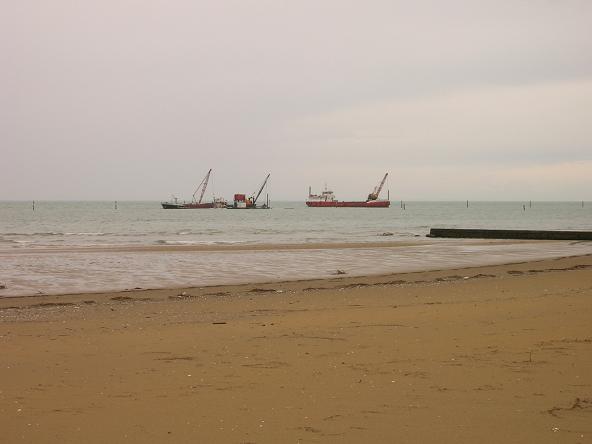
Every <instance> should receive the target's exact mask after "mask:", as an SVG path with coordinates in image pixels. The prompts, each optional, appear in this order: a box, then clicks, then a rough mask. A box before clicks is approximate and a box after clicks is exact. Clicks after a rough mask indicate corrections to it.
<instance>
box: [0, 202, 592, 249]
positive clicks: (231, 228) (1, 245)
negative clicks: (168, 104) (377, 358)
mask: <svg viewBox="0 0 592 444" xmlns="http://www.w3.org/2000/svg"><path fill="white" fill-rule="evenodd" d="M272 205H273V208H272V209H271V210H267V211H263V210H262V211H236V210H234V211H231V210H225V209H207V210H163V209H161V208H160V205H159V203H158V202H119V203H118V204H117V210H116V209H115V208H114V203H113V202H36V204H35V211H33V210H32V205H31V202H0V249H6V248H23V247H28V248H31V247H46V246H70V245H78V246H89V245H103V246H107V245H158V244H170V245H183V244H197V245H199V244H204V245H208V244H221V245H223V244H260V243H306V242H344V241H348V242H363V241H380V240H395V239H413V238H414V239H417V238H418V237H420V238H423V237H424V236H425V235H426V234H427V233H428V232H429V228H430V227H435V226H438V227H463V228H515V229H519V228H525V229H526V228H528V229H563V230H591V229H592V203H588V204H584V206H583V207H582V204H581V202H534V203H533V204H532V207H530V206H529V203H528V202H527V203H526V204H525V205H526V210H524V209H523V205H524V203H523V202H470V203H469V207H468V208H467V207H466V202H406V203H405V210H402V209H401V208H400V204H399V203H393V205H392V206H391V208H388V209H370V208H308V207H306V206H305V205H304V203H303V202H272ZM383 233H393V235H392V236H389V237H384V236H380V235H382V234H383Z"/></svg>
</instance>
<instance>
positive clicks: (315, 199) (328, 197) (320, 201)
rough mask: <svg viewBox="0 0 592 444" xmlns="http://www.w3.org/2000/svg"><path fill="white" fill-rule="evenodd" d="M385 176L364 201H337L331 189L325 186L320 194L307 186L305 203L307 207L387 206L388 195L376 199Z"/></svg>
mask: <svg viewBox="0 0 592 444" xmlns="http://www.w3.org/2000/svg"><path fill="white" fill-rule="evenodd" d="M387 176H388V173H386V174H385V175H384V177H383V178H382V181H381V182H380V184H379V185H378V186H376V187H375V188H374V191H372V193H370V194H368V198H367V199H366V200H365V201H339V200H337V199H335V195H334V194H333V191H330V190H327V188H326V187H325V191H323V192H321V194H312V193H311V189H310V187H309V188H308V199H307V200H306V205H307V206H309V207H340V208H388V207H389V206H390V204H391V202H390V200H389V198H388V197H387V199H386V200H379V199H378V196H379V195H380V192H381V191H382V187H383V186H384V183H385V182H386V178H387Z"/></svg>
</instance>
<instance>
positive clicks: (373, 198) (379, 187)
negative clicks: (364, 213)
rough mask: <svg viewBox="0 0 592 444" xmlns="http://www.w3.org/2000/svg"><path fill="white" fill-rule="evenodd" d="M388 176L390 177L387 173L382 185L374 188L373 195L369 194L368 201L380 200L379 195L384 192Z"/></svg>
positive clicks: (381, 182)
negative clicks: (383, 188)
mask: <svg viewBox="0 0 592 444" xmlns="http://www.w3.org/2000/svg"><path fill="white" fill-rule="evenodd" d="M387 176H388V173H386V174H385V175H384V177H383V178H382V180H381V181H380V184H379V185H378V186H377V187H374V191H373V192H372V193H370V194H368V200H376V199H378V195H379V194H380V192H381V191H382V187H383V186H384V183H385V182H386V178H387Z"/></svg>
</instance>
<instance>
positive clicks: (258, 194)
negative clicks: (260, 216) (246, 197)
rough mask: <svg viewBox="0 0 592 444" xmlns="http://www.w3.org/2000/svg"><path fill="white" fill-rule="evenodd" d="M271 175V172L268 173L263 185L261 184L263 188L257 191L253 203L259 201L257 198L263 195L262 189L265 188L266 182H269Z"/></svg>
mask: <svg viewBox="0 0 592 444" xmlns="http://www.w3.org/2000/svg"><path fill="white" fill-rule="evenodd" d="M269 176H271V173H269V174H268V175H267V177H266V178H265V180H264V181H263V185H261V188H259V192H258V193H257V196H255V199H253V205H255V203H256V202H257V199H259V196H260V195H261V191H263V188H265V184H266V183H267V180H268V179H269Z"/></svg>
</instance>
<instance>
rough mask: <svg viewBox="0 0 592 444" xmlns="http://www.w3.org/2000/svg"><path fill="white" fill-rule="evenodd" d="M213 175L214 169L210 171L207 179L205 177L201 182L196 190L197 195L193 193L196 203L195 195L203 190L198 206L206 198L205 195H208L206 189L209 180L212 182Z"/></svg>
mask: <svg viewBox="0 0 592 444" xmlns="http://www.w3.org/2000/svg"><path fill="white" fill-rule="evenodd" d="M211 173H212V169H211V168H210V171H208V174H206V177H204V179H203V180H202V181H201V183H200V184H199V185H198V186H197V188H196V189H195V193H193V200H194V201H195V195H196V194H197V192H198V191H199V189H200V188H201V194H200V195H199V200H198V201H197V203H198V204H200V203H201V201H202V199H203V197H204V194H205V193H206V187H207V186H208V180H210V174H211Z"/></svg>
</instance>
